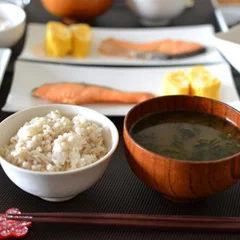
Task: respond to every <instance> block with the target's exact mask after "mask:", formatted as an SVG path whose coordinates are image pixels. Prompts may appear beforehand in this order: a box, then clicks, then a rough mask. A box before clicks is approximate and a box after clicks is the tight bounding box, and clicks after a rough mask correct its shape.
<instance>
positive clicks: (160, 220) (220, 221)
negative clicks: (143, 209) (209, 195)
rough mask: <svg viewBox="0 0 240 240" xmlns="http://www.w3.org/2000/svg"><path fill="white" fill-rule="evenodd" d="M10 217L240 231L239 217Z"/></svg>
mask: <svg viewBox="0 0 240 240" xmlns="http://www.w3.org/2000/svg"><path fill="white" fill-rule="evenodd" d="M6 218H7V220H17V221H30V222H41V223H68V224H81V225H94V226H111V227H139V228H156V229H160V230H188V231H190V230H194V231H196V230H199V231H200V230H201V231H215V232H240V218H238V217H203V216H170V215H139V214H110V213H21V214H9V215H6Z"/></svg>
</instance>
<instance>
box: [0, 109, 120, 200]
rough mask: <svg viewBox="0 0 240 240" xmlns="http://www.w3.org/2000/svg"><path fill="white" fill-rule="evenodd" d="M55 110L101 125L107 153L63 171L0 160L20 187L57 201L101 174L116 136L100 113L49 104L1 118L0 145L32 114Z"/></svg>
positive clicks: (114, 148)
mask: <svg viewBox="0 0 240 240" xmlns="http://www.w3.org/2000/svg"><path fill="white" fill-rule="evenodd" d="M56 109H58V110H59V111H60V112H61V113H62V114H63V115H64V116H67V117H71V118H72V117H73V116H76V115H78V114H79V115H81V116H85V117H86V119H88V120H89V121H93V122H96V123H98V124H100V125H101V126H102V128H103V137H104V140H105V144H106V147H107V148H108V153H107V154H106V155H105V156H104V157H102V158H101V159H99V160H98V161H96V162H94V163H92V164H90V165H87V166H85V167H82V168H79V169H75V170H69V171H65V172H36V171H31V170H26V169H24V168H20V167H17V166H15V165H13V164H11V163H9V162H8V161H6V160H5V159H3V158H2V157H0V162H1V165H2V168H3V170H4V172H5V173H6V175H7V176H8V177H9V178H10V179H11V180H12V182H13V183H15V184H16V185H17V186H18V187H19V188H21V189H22V190H24V191H26V192H28V193H30V194H33V195H35V196H38V197H40V198H42V199H44V200H47V201H52V202H61V201H66V200H69V199H71V198H73V197H75V196H76V195H77V194H79V193H81V192H83V191H85V190H86V189H88V188H90V187H91V186H92V185H94V184H95V183H96V182H97V181H98V180H99V179H100V178H101V177H102V175H103V174H104V172H105V170H106V168H107V166H108V164H109V162H110V160H111V158H112V155H113V153H114V152H115V150H116V148H117V146H118V141H119V136H118V130H117V128H116V127H115V125H114V124H113V123H112V121H110V120H109V119H108V118H107V117H105V116H103V115H101V114H100V113H97V112H95V111H93V110H91V109H87V108H83V107H79V106H73V105H64V104H54V105H53V104H49V105H45V106H38V107H33V108H29V109H25V110H23V111H20V112H17V113H15V114H13V115H11V116H10V117H8V118H6V119H5V120H3V121H2V122H1V123H0V135H1V137H0V145H5V144H7V143H8V142H9V139H10V138H11V137H12V136H14V135H15V134H16V132H17V131H18V129H19V128H20V127H21V126H23V124H24V123H25V122H27V121H30V120H31V119H32V118H34V117H36V116H44V115H45V114H47V113H49V112H50V111H54V110H56Z"/></svg>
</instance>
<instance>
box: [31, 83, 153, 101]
mask: <svg viewBox="0 0 240 240" xmlns="http://www.w3.org/2000/svg"><path fill="white" fill-rule="evenodd" d="M32 95H33V96H35V97H40V98H43V99H47V100H49V101H52V102H58V103H67V104H75V105H81V104H90V103H126V104H127V103H139V102H142V101H145V100H147V99H150V98H153V97H154V95H153V94H151V93H146V92H123V91H118V90H115V89H111V88H107V87H101V86H96V85H89V84H82V83H67V82H62V83H49V84H44V85H42V86H40V87H38V88H35V89H33V90H32Z"/></svg>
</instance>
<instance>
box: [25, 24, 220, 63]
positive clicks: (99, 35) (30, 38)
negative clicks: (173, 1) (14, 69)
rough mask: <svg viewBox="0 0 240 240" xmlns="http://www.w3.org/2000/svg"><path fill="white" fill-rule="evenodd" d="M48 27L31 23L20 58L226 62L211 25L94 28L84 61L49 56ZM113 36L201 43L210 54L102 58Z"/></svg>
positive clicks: (145, 40)
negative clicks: (103, 45) (106, 41)
mask: <svg viewBox="0 0 240 240" xmlns="http://www.w3.org/2000/svg"><path fill="white" fill-rule="evenodd" d="M45 31H46V25H45V24H36V23H30V24H29V25H28V28H27V37H26V41H25V46H24V49H23V51H22V53H21V55H20V58H21V59H29V60H36V61H47V62H60V63H69V64H92V65H135V66H136V65H142V66H143V65H144V66H145V65H148V66H149V65H184V64H206V63H216V62H223V61H224V59H223V58H222V56H221V55H220V54H219V53H218V51H217V50H216V48H215V47H214V29H213V27H212V26H211V25H199V26H186V27H169V28H151V29H150V28H142V29H141V28H139V29H131V28H129V29H121V28H119V29H118V28H93V41H92V47H91V51H90V55H89V57H87V58H84V59H77V58H74V57H71V56H68V57H63V58H53V57H49V56H46V54H45V50H44V41H45ZM108 37H114V38H118V39H122V40H127V41H135V42H149V41H156V40H159V39H164V38H170V39H177V40H185V41H193V42H199V43H201V44H203V45H204V46H206V47H207V49H208V51H207V52H206V53H202V54H199V55H196V56H192V57H188V58H183V59H175V60H135V59H134V60H133V59H132V60H131V59H125V58H115V57H108V56H103V55H100V54H99V52H98V48H99V46H100V43H101V41H102V40H104V39H106V38H108Z"/></svg>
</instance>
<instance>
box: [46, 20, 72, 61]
mask: <svg viewBox="0 0 240 240" xmlns="http://www.w3.org/2000/svg"><path fill="white" fill-rule="evenodd" d="M45 49H46V53H47V55H49V56H53V57H64V56H66V55H67V54H69V53H70V52H71V51H72V32H71V31H70V29H69V28H68V27H67V26H66V25H65V24H63V23H60V22H55V21H49V22H48V23H47V26H46V39H45Z"/></svg>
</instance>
